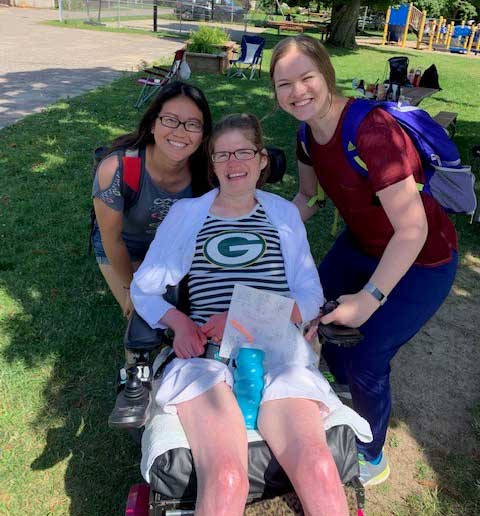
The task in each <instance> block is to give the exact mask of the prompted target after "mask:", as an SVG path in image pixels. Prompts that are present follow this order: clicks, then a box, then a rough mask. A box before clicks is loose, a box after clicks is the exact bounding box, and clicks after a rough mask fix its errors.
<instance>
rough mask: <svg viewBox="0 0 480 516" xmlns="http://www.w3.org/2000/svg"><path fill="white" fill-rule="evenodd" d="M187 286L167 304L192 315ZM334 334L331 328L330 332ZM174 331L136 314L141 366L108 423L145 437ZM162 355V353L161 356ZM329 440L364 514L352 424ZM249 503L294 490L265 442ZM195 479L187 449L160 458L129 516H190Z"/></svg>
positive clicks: (252, 459) (131, 335) (132, 371)
mask: <svg viewBox="0 0 480 516" xmlns="http://www.w3.org/2000/svg"><path fill="white" fill-rule="evenodd" d="M185 292H186V290H185V283H184V282H182V283H181V284H180V285H179V286H177V287H175V288H170V289H169V291H168V292H167V294H166V298H167V300H168V301H169V302H170V303H172V304H174V305H175V306H177V308H179V309H182V311H185V312H187V313H188V303H187V300H186V299H185ZM328 331H329V332H332V329H329V330H328ZM172 337H173V336H172V335H171V334H170V333H169V331H168V330H167V331H163V330H154V329H152V328H150V326H149V325H148V324H147V323H146V322H145V321H144V320H143V319H142V318H141V317H140V316H139V315H138V314H137V313H134V314H133V316H132V317H131V319H130V321H129V324H128V327H127V331H126V333H125V338H124V345H125V348H126V350H127V353H129V354H130V355H131V357H132V358H134V359H135V360H136V365H132V366H131V367H129V368H127V369H126V370H125V372H124V373H122V375H121V376H120V379H119V380H120V382H119V394H118V396H117V405H116V409H117V410H114V411H113V412H112V414H111V415H110V419H109V424H110V426H111V427H114V428H123V429H128V430H130V431H131V432H132V433H133V434H134V437H136V438H137V439H138V438H139V436H141V432H142V428H143V426H144V424H145V421H146V413H147V412H148V411H147V407H148V404H149V402H150V390H151V387H152V383H153V380H154V379H155V377H158V376H159V374H160V373H161V371H162V370H163V367H164V366H165V365H166V363H167V362H168V361H169V359H170V357H174V356H175V355H174V354H169V353H168V352H166V353H165V351H167V349H168V347H169V346H171V344H172ZM162 350H163V352H162ZM157 353H161V355H162V356H163V357H167V358H165V359H164V360H163V362H162V363H161V365H160V366H159V368H158V369H157V371H153V370H152V365H151V364H152V363H153V360H152V359H153V356H154V355H156V354H157ZM327 441H328V445H329V448H330V450H331V452H332V455H333V458H334V460H335V463H336V465H337V469H338V472H339V475H340V479H341V481H342V483H343V484H344V485H350V486H352V487H353V489H354V490H355V494H356V500H357V507H358V514H359V515H361V514H362V510H363V506H364V502H365V492H364V488H363V486H362V485H361V483H360V481H359V465H358V459H357V448H356V440H355V434H354V432H353V430H352V429H351V428H350V427H349V426H347V425H341V426H335V427H333V428H331V429H329V430H327ZM248 462H249V471H248V476H249V482H250V491H249V496H248V503H251V502H255V501H259V500H262V499H269V498H273V497H275V496H280V495H283V494H286V493H289V492H292V491H293V488H292V486H291V484H290V481H289V479H288V477H287V476H286V474H285V473H284V472H283V470H282V468H281V466H280V465H279V464H278V462H277V460H276V459H275V457H274V456H273V455H272V453H271V451H270V449H269V448H268V446H267V444H266V443H265V442H264V441H257V442H251V443H249V447H248ZM195 498H196V475H195V467H194V464H193V459H192V455H191V452H190V450H189V449H187V448H175V449H170V450H168V451H166V452H164V453H163V454H161V455H160V456H158V457H156V458H155V461H154V463H153V465H152V467H151V468H150V484H146V483H144V484H135V485H134V486H132V487H131V489H130V492H129V495H128V500H127V507H126V512H125V515H126V516H127V515H128V516H180V515H181V516H184V515H185V516H186V515H193V514H194V512H195Z"/></svg>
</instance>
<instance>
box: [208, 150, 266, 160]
mask: <svg viewBox="0 0 480 516" xmlns="http://www.w3.org/2000/svg"><path fill="white" fill-rule="evenodd" d="M259 152H260V151H259V150H257V149H238V150H236V151H233V152H229V151H222V152H214V153H213V154H212V161H213V162H214V163H225V162H226V161H228V160H229V159H230V156H235V159H238V160H239V161H247V160H249V159H253V158H254V157H255V156H256V155H257V154H258V153H259Z"/></svg>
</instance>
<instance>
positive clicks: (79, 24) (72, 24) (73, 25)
mask: <svg viewBox="0 0 480 516" xmlns="http://www.w3.org/2000/svg"><path fill="white" fill-rule="evenodd" d="M146 18H147V17H135V16H125V17H122V18H121V22H122V23H123V22H125V21H128V20H139V19H146ZM148 18H150V17H148ZM94 21H95V20H94ZM106 22H108V23H115V24H116V22H117V19H116V18H102V24H101V25H97V24H96V23H93V24H92V23H89V22H88V21H85V20H64V21H62V22H61V21H58V20H48V21H45V22H42V23H44V24H45V25H53V26H54V27H62V28H68V29H83V30H96V31H99V32H120V33H122V34H134V35H139V36H152V37H155V38H170V39H171V38H176V39H181V40H186V39H188V37H189V36H190V35H189V34H188V33H185V32H183V33H182V32H174V31H170V30H161V29H160V30H157V32H153V29H152V30H145V29H134V28H129V27H120V28H117V26H116V25H115V26H112V25H110V26H109V25H103V24H104V23H106Z"/></svg>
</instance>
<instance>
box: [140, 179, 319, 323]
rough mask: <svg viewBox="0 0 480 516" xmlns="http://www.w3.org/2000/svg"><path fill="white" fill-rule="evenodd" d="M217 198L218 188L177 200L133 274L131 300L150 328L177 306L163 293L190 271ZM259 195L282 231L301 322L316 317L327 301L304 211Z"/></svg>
mask: <svg viewBox="0 0 480 516" xmlns="http://www.w3.org/2000/svg"><path fill="white" fill-rule="evenodd" d="M217 195H218V189H214V190H211V191H210V192H208V193H206V194H205V195H203V196H202V197H197V198H194V199H181V200H180V201H177V202H176V203H175V204H174V205H173V206H172V207H171V208H170V210H169V212H168V214H167V216H166V217H165V219H164V220H163V222H162V223H161V224H160V226H159V227H158V229H157V232H156V235H155V239H154V240H153V242H152V244H151V245H150V248H149V250H148V252H147V255H146V256H145V260H144V261H143V263H142V265H141V266H140V268H139V269H138V271H137V272H136V273H135V274H134V277H133V281H132V284H131V286H130V289H131V290H130V294H131V297H132V301H133V304H134V306H135V310H136V311H137V312H138V313H139V315H140V316H141V317H142V318H143V319H145V321H147V322H148V324H149V325H150V326H151V327H152V328H165V325H163V324H162V323H161V322H160V319H161V318H162V317H163V316H164V315H165V313H166V312H167V311H168V310H170V309H171V308H173V306H172V305H171V304H170V303H167V301H165V300H164V299H163V294H165V292H166V288H167V286H168V285H177V284H178V283H179V282H180V280H181V279H182V278H183V277H184V276H186V275H187V274H188V272H189V271H190V268H191V265H192V259H193V255H194V252H195V242H196V238H197V235H198V233H199V231H200V230H201V229H202V227H203V224H204V222H205V219H206V218H207V215H208V213H209V210H210V208H211V206H212V204H213V201H214V200H215V198H216V197H217ZM255 197H256V199H257V200H258V202H259V203H260V204H261V205H262V207H263V209H264V210H265V212H266V214H267V216H268V218H269V220H270V221H271V223H272V224H273V225H274V226H275V228H276V229H277V231H278V235H279V237H280V244H281V249H282V254H283V260H284V265H285V275H286V277H287V282H288V287H289V289H290V295H291V297H292V298H293V299H294V300H295V302H296V303H297V305H298V308H299V310H300V314H301V316H302V320H303V321H309V320H311V319H313V318H314V317H316V316H317V315H318V312H319V309H320V307H321V306H322V304H323V301H324V298H323V290H322V287H321V285H320V279H319V277H318V272H317V268H316V267H315V263H314V261H313V258H312V255H311V253H310V246H309V244H308V241H307V234H306V231H305V226H304V225H303V222H302V220H301V218H300V213H299V211H298V209H297V207H296V206H295V205H294V204H293V203H291V202H290V201H287V200H285V199H283V198H282V197H279V196H278V195H274V194H271V193H268V192H264V191H262V190H257V191H256V193H255Z"/></svg>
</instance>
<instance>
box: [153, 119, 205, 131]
mask: <svg viewBox="0 0 480 516" xmlns="http://www.w3.org/2000/svg"><path fill="white" fill-rule="evenodd" d="M157 118H158V119H159V120H160V123H161V124H162V125H163V126H164V127H168V128H169V129H176V128H177V127H178V126H180V125H183V127H184V128H185V131H188V132H189V133H201V132H202V131H203V124H202V123H201V122H199V121H198V120H186V121H185V122H180V120H179V119H178V118H175V117H174V116H170V115H158V117H157Z"/></svg>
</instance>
